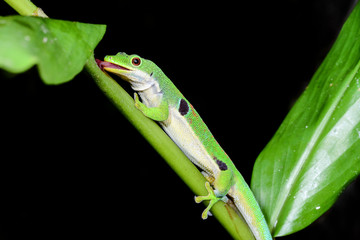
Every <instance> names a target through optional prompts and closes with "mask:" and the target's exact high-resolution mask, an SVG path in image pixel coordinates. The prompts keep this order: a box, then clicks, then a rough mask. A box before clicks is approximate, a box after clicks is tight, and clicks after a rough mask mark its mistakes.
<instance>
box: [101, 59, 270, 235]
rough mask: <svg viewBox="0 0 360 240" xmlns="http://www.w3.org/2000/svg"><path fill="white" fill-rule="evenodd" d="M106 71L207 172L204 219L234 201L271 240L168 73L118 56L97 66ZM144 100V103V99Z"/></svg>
mask: <svg viewBox="0 0 360 240" xmlns="http://www.w3.org/2000/svg"><path fill="white" fill-rule="evenodd" d="M97 62H98V65H99V67H100V68H101V69H103V70H106V71H108V72H111V73H114V74H116V75H118V76H120V77H121V78H122V79H124V80H126V81H128V82H129V83H130V84H131V87H132V89H133V90H134V91H136V92H137V93H138V94H137V93H135V106H136V108H138V109H139V110H140V111H141V112H142V113H143V114H144V115H145V116H147V117H149V118H150V119H153V120H155V121H158V122H159V124H160V125H161V127H162V128H163V129H164V131H165V132H166V133H167V134H168V135H169V137H170V138H171V139H172V140H173V141H174V142H175V143H176V144H177V145H178V146H179V148H180V149H181V150H182V151H183V152H184V153H185V155H186V156H187V157H188V158H189V159H190V160H191V161H192V162H193V163H194V164H195V165H197V166H199V167H200V168H201V169H202V170H204V172H203V175H204V176H205V178H206V179H207V181H208V182H206V185H205V186H206V189H207V191H208V195H207V196H197V197H195V201H196V202H197V203H200V202H202V201H203V200H209V201H210V202H209V205H208V206H207V207H206V209H205V210H204V212H203V213H202V218H203V219H206V218H207V216H208V214H209V211H210V209H211V208H212V206H214V204H215V203H217V202H218V201H220V200H222V201H224V202H226V201H227V200H228V199H227V196H229V197H230V198H231V199H232V200H233V202H234V203H235V205H236V207H237V208H238V210H239V211H240V213H241V214H242V216H243V217H244V219H245V220H246V222H247V224H248V225H249V227H250V229H251V231H252V233H253V235H254V237H255V238H256V239H257V240H271V239H272V237H271V234H270V231H269V228H268V225H267V223H266V220H265V218H264V215H263V213H262V212H261V209H260V207H259V205H258V203H257V202H256V199H255V197H254V195H253V193H252V192H251V190H250V188H249V186H248V185H247V183H246V182H245V180H244V178H243V177H242V175H241V174H240V172H239V171H238V170H237V169H236V167H235V165H234V164H233V162H232V161H231V159H230V158H229V157H228V155H227V154H226V153H225V152H224V150H223V149H222V148H221V147H220V145H219V144H218V143H217V141H216V140H215V138H214V137H213V135H212V134H211V132H210V130H209V129H208V127H207V126H206V125H205V123H204V122H203V120H202V119H201V117H200V116H199V114H198V113H197V112H196V110H195V109H194V108H193V106H192V105H191V104H190V103H189V101H188V100H187V99H186V98H185V97H184V96H183V95H182V94H181V93H180V91H179V90H178V89H177V88H176V87H175V85H174V84H173V83H172V82H171V81H170V79H169V78H168V77H166V76H165V74H164V73H163V72H162V70H161V69H160V68H159V67H158V66H157V65H155V63H153V62H152V61H150V60H146V59H144V58H140V57H139V56H137V55H127V54H125V53H118V54H117V55H114V56H106V57H105V59H104V61H100V60H97ZM139 95H140V97H141V100H142V101H140V99H139Z"/></svg>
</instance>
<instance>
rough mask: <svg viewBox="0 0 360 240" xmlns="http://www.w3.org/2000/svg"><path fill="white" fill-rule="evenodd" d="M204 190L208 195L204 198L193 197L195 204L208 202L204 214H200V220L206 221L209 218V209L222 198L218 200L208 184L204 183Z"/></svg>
mask: <svg viewBox="0 0 360 240" xmlns="http://www.w3.org/2000/svg"><path fill="white" fill-rule="evenodd" d="M205 187H206V190H207V191H208V195H206V196H197V197H195V202H196V203H201V202H202V201H204V200H209V201H210V202H209V205H208V206H207V207H206V208H205V210H204V212H203V213H202V214H201V217H202V219H204V220H205V219H207V218H208V216H211V213H210V209H211V208H212V207H213V206H214V205H215V203H217V202H218V201H219V200H222V198H219V197H217V196H216V195H215V193H214V190H213V189H212V187H211V186H210V183H209V182H206V183H205Z"/></svg>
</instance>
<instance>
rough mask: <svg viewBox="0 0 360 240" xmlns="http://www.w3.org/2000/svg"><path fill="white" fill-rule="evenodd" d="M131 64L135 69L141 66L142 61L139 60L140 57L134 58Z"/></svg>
mask: <svg viewBox="0 0 360 240" xmlns="http://www.w3.org/2000/svg"><path fill="white" fill-rule="evenodd" d="M131 63H132V64H133V65H134V66H135V67H137V66H140V64H141V60H140V58H138V57H134V58H133V59H132V60H131Z"/></svg>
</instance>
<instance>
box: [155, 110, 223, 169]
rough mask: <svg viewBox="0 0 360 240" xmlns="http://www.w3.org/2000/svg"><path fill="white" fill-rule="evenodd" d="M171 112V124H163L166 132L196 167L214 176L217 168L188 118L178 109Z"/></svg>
mask: <svg viewBox="0 0 360 240" xmlns="http://www.w3.org/2000/svg"><path fill="white" fill-rule="evenodd" d="M169 110H170V121H169V122H170V123H169V124H167V125H166V124H164V123H161V126H162V127H163V129H164V131H165V132H166V133H167V134H168V135H169V136H170V138H171V139H172V140H173V141H174V142H175V143H176V145H178V147H179V148H180V149H181V150H182V151H183V152H184V153H185V155H186V156H187V157H188V158H189V159H190V160H191V161H192V162H193V163H194V164H195V165H197V166H198V167H200V168H201V169H203V170H204V171H206V172H207V173H209V174H211V175H214V174H215V173H214V172H213V169H216V168H217V166H215V162H214V160H213V159H212V156H211V155H210V154H209V153H208V151H207V150H206V148H205V146H204V145H203V143H202V142H201V141H200V139H199V137H198V136H197V135H196V134H195V132H194V131H193V129H192V128H191V126H190V124H189V123H188V122H187V120H186V118H185V117H184V116H182V115H181V114H180V113H179V111H178V110H177V109H174V108H170V109H169ZM212 164H213V166H212Z"/></svg>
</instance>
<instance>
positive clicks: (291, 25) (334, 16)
mask: <svg viewBox="0 0 360 240" xmlns="http://www.w3.org/2000/svg"><path fill="white" fill-rule="evenodd" d="M34 3H35V4H37V5H38V6H39V7H42V8H43V10H44V11H45V12H46V13H47V14H48V15H49V17H52V18H57V19H64V20H71V21H81V22H89V23H101V24H106V25H107V26H108V27H107V33H106V35H105V37H104V39H103V40H102V41H101V43H100V44H99V46H98V47H97V48H96V50H95V55H96V57H97V58H101V59H102V58H103V57H104V55H107V54H115V53H117V52H119V51H123V52H127V53H129V54H131V53H137V54H139V55H141V56H143V57H145V58H148V59H151V60H153V61H154V62H156V63H157V65H158V66H160V67H161V68H162V69H163V71H164V72H165V73H166V74H167V75H168V76H169V77H170V78H171V79H172V81H173V82H174V83H175V84H176V85H177V86H178V88H179V89H180V90H181V91H182V92H183V94H184V95H185V96H186V97H187V99H189V100H190V101H191V102H192V104H193V105H194V106H195V107H196V109H197V110H198V112H199V113H200V114H201V116H202V118H203V119H204V120H205V121H206V123H207V125H208V126H209V128H210V129H211V130H212V132H213V134H214V135H215V136H216V138H217V140H218V141H219V142H220V143H221V145H222V146H223V148H224V149H225V150H226V152H227V153H228V154H229V155H230V156H231V158H232V159H233V161H234V162H235V163H236V165H237V167H238V169H239V170H240V171H241V173H242V174H243V175H244V177H245V179H246V180H247V181H248V182H250V179H251V172H252V166H253V164H254V161H255V159H256V157H257V155H258V154H259V152H260V151H261V150H262V149H263V148H264V146H265V145H266V143H267V142H268V141H269V140H270V138H271V137H272V135H273V134H274V133H275V131H276V129H277V128H278V127H279V125H280V124H281V122H282V120H283V119H284V117H285V116H286V114H287V112H288V111H289V109H290V108H291V106H292V104H293V103H294V102H295V101H296V99H297V97H298V96H299V95H300V94H301V92H302V91H303V89H304V88H305V87H306V85H307V84H308V81H309V80H310V78H311V76H312V74H313V73H314V72H315V70H316V68H317V67H318V66H319V64H320V63H321V61H322V60H323V58H324V57H325V56H326V53H327V52H328V50H329V49H330V47H331V45H332V43H333V41H334V40H335V38H336V36H337V34H338V32H339V29H340V27H341V25H342V23H343V22H344V20H345V19H346V16H347V15H348V13H349V11H350V9H351V7H352V5H353V3H352V1H350V0H346V1H345V0H311V1H304V0H282V1H276V3H274V1H262V0H260V1H241V2H235V1H232V2H225V1H221V2H213V3H212V2H209V1H208V2H204V3H200V2H196V3H195V2H185V1H171V2H164V1H159V2H150V1H149V2H145V1H68V0H63V1H40V0H38V1H34ZM0 13H1V15H9V14H15V12H14V11H13V10H12V9H11V8H10V7H9V6H7V5H6V4H5V3H4V2H3V1H1V2H0ZM0 77H1V88H0V91H1V94H0V100H1V101H0V110H1V115H0V117H1V128H0V136H1V140H2V141H1V147H0V150H1V151H0V152H1V165H0V171H1V172H0V176H1V181H0V184H1V185H0V186H1V199H2V203H1V208H0V239H28V238H37V239H124V238H125V239H140V238H148V237H151V238H156V239H173V238H174V237H176V238H179V239H180V238H184V239H199V238H202V239H205V238H207V239H219V238H221V239H228V238H229V237H228V235H227V233H226V232H225V230H223V228H222V227H221V226H220V225H219V224H218V223H217V222H216V220H214V219H213V218H210V219H209V220H207V221H203V220H201V218H200V214H201V212H202V210H203V209H204V206H203V205H196V204H195V203H194V201H193V194H192V193H191V192H190V191H189V190H188V189H187V187H186V186H185V185H184V184H183V183H182V182H181V180H180V179H179V178H178V177H177V176H176V175H175V174H174V173H173V172H172V170H171V169H170V168H169V167H168V166H167V165H166V164H165V163H164V161H163V160H162V159H161V158H160V157H159V156H158V155H157V153H156V152H155V151H154V150H153V149H152V148H151V147H150V146H149V145H148V144H147V143H146V142H145V140H144V139H143V138H142V137H141V136H140V135H139V134H138V133H137V132H136V131H135V130H134V128H133V127H132V126H131V125H130V124H129V123H128V122H127V120H126V119H124V117H122V115H121V114H120V113H119V112H118V111H117V110H116V109H115V108H114V107H113V106H112V105H111V103H109V101H108V100H107V99H106V98H105V97H104V96H103V94H102V93H101V92H100V90H99V89H98V88H97V86H96V85H95V84H94V82H93V80H92V79H91V78H89V77H88V76H87V75H86V74H84V73H81V74H80V75H78V76H77V77H76V78H75V79H74V80H73V81H71V82H69V83H66V84H63V85H60V86H46V85H44V84H43V83H42V82H41V81H40V80H39V78H38V73H37V70H36V68H33V69H31V70H30V71H28V72H26V73H24V74H20V75H16V76H15V75H12V74H8V73H5V72H0ZM120 83H121V85H122V86H124V87H126V89H127V90H129V92H130V93H131V94H132V91H131V89H129V87H128V86H126V83H125V82H120ZM358 182H359V181H355V183H353V184H351V185H350V186H349V187H348V188H347V189H346V191H345V192H344V194H343V195H342V196H341V197H340V199H339V200H338V201H337V203H336V204H335V206H334V207H333V208H332V209H331V210H329V211H328V212H327V213H326V214H324V216H322V217H321V218H320V219H319V220H317V221H316V222H315V223H314V224H312V225H311V226H310V227H308V228H306V229H305V230H303V231H301V232H299V233H296V234H294V235H291V236H287V237H284V238H283V239H304V238H307V239H339V238H341V239H359V237H360V230H359V228H358V227H359V223H360V220H359V218H358V215H359V213H360V209H359V208H360V207H359V204H358V203H359V201H360V194H359V188H360V186H359V183H358Z"/></svg>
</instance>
